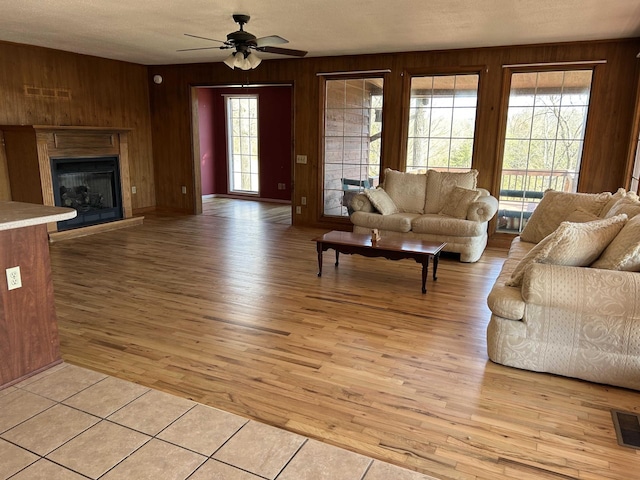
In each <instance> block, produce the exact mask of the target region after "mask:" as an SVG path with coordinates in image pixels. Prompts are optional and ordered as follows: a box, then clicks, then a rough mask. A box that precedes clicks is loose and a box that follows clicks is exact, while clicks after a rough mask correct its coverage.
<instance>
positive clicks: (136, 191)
mask: <svg viewBox="0 0 640 480" xmlns="http://www.w3.org/2000/svg"><path fill="white" fill-rule="evenodd" d="M131 193H138V189H137V188H136V186H135V185H133V186H132V187H131Z"/></svg>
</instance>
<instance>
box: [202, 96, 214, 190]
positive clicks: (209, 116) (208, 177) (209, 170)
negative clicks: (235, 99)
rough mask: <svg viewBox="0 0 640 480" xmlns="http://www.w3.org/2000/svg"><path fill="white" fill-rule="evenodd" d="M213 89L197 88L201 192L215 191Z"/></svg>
mask: <svg viewBox="0 0 640 480" xmlns="http://www.w3.org/2000/svg"><path fill="white" fill-rule="evenodd" d="M213 93H214V92H213V90H212V89H210V88H199V89H198V118H199V121H200V132H199V136H200V175H201V177H202V194H203V195H211V194H212V193H215V189H214V187H213V180H214V178H215V168H214V163H213V160H214V146H215V142H214V138H215V137H214V135H213Z"/></svg>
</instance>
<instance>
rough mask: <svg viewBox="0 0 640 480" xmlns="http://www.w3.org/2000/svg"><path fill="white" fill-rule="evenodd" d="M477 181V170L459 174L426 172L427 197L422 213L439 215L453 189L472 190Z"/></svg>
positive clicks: (435, 171)
mask: <svg viewBox="0 0 640 480" xmlns="http://www.w3.org/2000/svg"><path fill="white" fill-rule="evenodd" d="M477 180H478V171H477V170H469V171H468V172H461V173H460V172H439V171H437V170H428V171H427V195H426V199H425V203H424V206H423V208H424V213H439V212H440V210H442V207H444V204H445V202H446V201H447V199H448V197H449V194H450V193H451V192H452V191H453V189H454V188H455V187H462V188H466V189H469V190H474V189H475V188H476V184H477Z"/></svg>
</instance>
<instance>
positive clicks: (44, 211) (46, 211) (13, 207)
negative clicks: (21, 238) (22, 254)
mask: <svg viewBox="0 0 640 480" xmlns="http://www.w3.org/2000/svg"><path fill="white" fill-rule="evenodd" d="M77 214H78V212H76V211H75V210H74V209H73V208H63V207H48V206H46V205H36V204H34V203H23V202H1V201H0V230H12V229H14V228H23V227H30V226H32V225H40V224H41V223H50V222H59V221H61V220H68V219H70V218H74V217H75V216H76V215H77Z"/></svg>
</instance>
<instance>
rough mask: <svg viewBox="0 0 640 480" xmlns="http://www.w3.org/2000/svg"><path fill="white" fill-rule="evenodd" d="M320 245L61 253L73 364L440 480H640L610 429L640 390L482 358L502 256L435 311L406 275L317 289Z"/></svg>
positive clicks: (222, 233)
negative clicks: (489, 298)
mask: <svg viewBox="0 0 640 480" xmlns="http://www.w3.org/2000/svg"><path fill="white" fill-rule="evenodd" d="M234 208H236V207H234ZM237 208H240V207H237ZM320 233H324V232H323V231H320V230H313V229H303V228H296V227H292V226H289V225H283V224H278V223H271V222H267V221H247V220H243V219H239V220H238V219H234V218H229V217H223V216H215V215H201V216H159V215H158V216H156V215H147V216H146V218H145V221H144V224H143V225H142V226H140V227H132V228H127V229H122V230H117V231H113V232H107V233H102V234H98V235H94V236H90V237H84V238H78V239H73V240H68V241H63V242H58V243H55V244H53V245H52V246H51V255H52V264H53V277H54V287H55V294H56V306H57V313H58V318H59V323H60V334H61V342H62V352H63V358H64V359H65V361H67V362H69V363H73V364H76V365H79V366H83V367H87V368H90V369H93V370H97V371H100V372H104V373H107V374H110V375H114V376H117V377H120V378H122V379H126V380H132V381H134V382H137V383H140V384H143V385H147V386H150V387H153V388H157V389H160V390H164V391H167V392H170V393H175V394H178V395H181V396H183V397H186V398H190V399H193V400H195V401H198V402H202V403H206V404H209V405H212V406H215V407H217V408H220V409H223V410H227V411H229V412H232V413H235V414H239V415H242V416H244V417H247V418H251V419H256V420H259V421H261V422H265V423H268V424H271V425H275V426H278V427H282V428H284V429H287V430H290V431H293V432H297V433H300V434H303V435H305V436H308V437H312V438H316V439H319V440H323V441H325V442H327V443H331V444H334V445H338V446H341V447H345V448H347V449H350V450H352V451H355V452H359V453H363V454H366V455H369V456H372V457H375V458H378V459H382V460H385V461H389V462H391V463H395V464H397V465H401V466H404V467H407V468H411V469H413V470H417V471H420V472H423V473H427V474H430V475H433V476H435V477H437V478H442V479H483V480H489V479H490V480H495V479H520V480H522V479H556V478H557V479H619V480H623V479H624V480H629V479H631V478H640V474H638V470H639V469H640V455H639V452H640V451H638V450H633V449H629V448H623V447H619V446H618V445H617V443H616V439H615V433H614V430H613V426H612V422H611V415H610V409H611V408H616V409H620V410H627V411H640V393H639V392H635V391H631V390H624V389H619V388H614V387H609V386H603V385H597V384H591V383H587V382H582V381H578V380H573V379H567V378H563V377H556V376H552V375H547V374H538V373H533V372H526V371H519V370H515V369H511V368H507V367H504V366H500V365H495V364H493V363H491V362H490V361H489V360H488V359H487V355H486V345H485V329H486V325H487V322H488V319H489V311H488V309H487V307H486V302H485V299H486V296H487V293H488V292H489V290H490V288H491V285H492V284H493V281H494V279H495V277H496V276H497V274H498V271H499V269H500V267H501V265H502V262H503V259H504V256H505V252H504V251H502V250H492V249H489V250H487V251H486V253H485V255H484V256H483V258H482V260H481V261H480V262H478V263H475V264H463V263H459V262H458V261H457V259H453V258H443V259H442V260H441V262H440V266H439V270H438V272H439V275H438V276H439V278H438V281H437V282H435V283H434V282H432V281H431V279H429V282H428V289H429V292H428V293H427V294H426V295H422V294H421V293H420V268H419V265H418V264H417V263H415V262H413V261H410V260H402V261H398V262H393V261H389V260H385V259H380V258H364V257H359V256H346V255H343V256H341V262H340V266H339V267H338V268H337V269H336V268H334V267H333V258H334V257H333V252H327V254H325V263H324V271H323V276H322V277H321V278H318V277H317V276H316V273H317V262H316V250H315V243H314V242H312V239H313V238H314V237H315V236H316V235H318V234H320ZM634 475H635V477H634ZM390 480H393V479H390Z"/></svg>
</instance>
